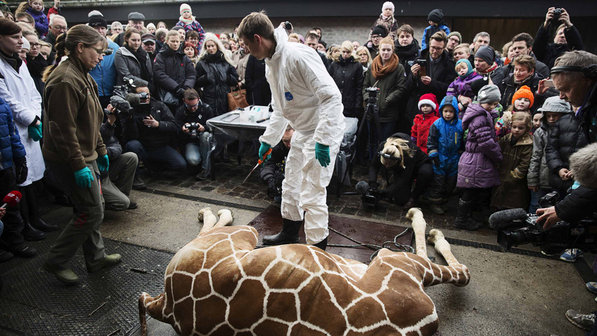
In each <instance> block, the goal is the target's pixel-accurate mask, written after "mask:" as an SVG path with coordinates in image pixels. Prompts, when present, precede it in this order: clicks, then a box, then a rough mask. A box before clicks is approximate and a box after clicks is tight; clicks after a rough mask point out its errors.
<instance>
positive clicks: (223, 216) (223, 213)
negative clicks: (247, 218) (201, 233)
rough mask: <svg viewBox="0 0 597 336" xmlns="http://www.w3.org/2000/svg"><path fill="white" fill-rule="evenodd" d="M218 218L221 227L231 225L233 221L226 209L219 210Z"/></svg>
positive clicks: (230, 212)
mask: <svg viewBox="0 0 597 336" xmlns="http://www.w3.org/2000/svg"><path fill="white" fill-rule="evenodd" d="M218 216H219V217H220V222H222V225H223V226H225V225H229V224H232V221H234V218H233V217H232V211H230V210H228V209H221V210H219V211H218Z"/></svg>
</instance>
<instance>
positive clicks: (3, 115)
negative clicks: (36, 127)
mask: <svg viewBox="0 0 597 336" xmlns="http://www.w3.org/2000/svg"><path fill="white" fill-rule="evenodd" d="M22 157H25V147H23V144H22V143H21V138H20V137H19V130H18V129H17V128H16V127H15V124H14V120H13V119H12V110H11V109H10V106H9V105H8V103H7V102H6V101H5V100H4V99H2V98H0V170H4V169H7V168H10V167H12V166H13V163H12V161H13V159H14V158H22Z"/></svg>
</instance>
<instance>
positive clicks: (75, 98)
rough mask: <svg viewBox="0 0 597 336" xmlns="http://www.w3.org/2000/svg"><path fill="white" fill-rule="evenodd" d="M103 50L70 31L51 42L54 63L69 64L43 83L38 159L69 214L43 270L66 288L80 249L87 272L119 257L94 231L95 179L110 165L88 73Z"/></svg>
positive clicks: (100, 40) (102, 43)
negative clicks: (41, 158)
mask: <svg viewBox="0 0 597 336" xmlns="http://www.w3.org/2000/svg"><path fill="white" fill-rule="evenodd" d="M106 46H107V42H106V39H105V38H104V37H103V36H102V35H100V34H99V33H98V32H97V31H96V30H95V29H93V28H91V27H89V26H86V25H76V26H74V27H72V28H71V29H69V30H68V32H67V33H66V34H62V35H60V36H59V37H58V39H57V41H56V51H57V55H56V57H57V59H62V57H63V56H64V55H65V54H66V53H68V59H66V60H65V61H62V62H61V63H59V64H55V65H54V66H52V67H51V68H50V69H49V70H48V73H49V75H48V77H47V80H46V89H45V94H44V97H45V100H44V108H45V120H44V121H45V122H44V135H46V139H47V140H46V141H45V142H44V143H43V154H44V158H45V160H46V162H47V164H48V167H49V171H50V172H51V174H52V175H53V176H54V178H55V180H56V181H59V182H60V186H61V187H62V188H64V189H65V192H66V193H67V194H68V196H69V197H70V199H71V200H72V202H73V205H74V208H73V209H74V210H73V216H72V218H71V220H70V223H68V224H67V225H66V226H65V227H64V229H63V231H62V233H61V234H60V236H59V237H58V238H57V239H56V242H55V244H54V246H53V247H52V249H51V250H50V252H49V253H48V259H47V261H46V262H45V264H44V269H45V270H47V271H48V272H50V273H52V274H54V275H55V276H56V278H57V279H58V280H59V281H61V282H63V283H65V284H67V285H74V284H76V283H78V282H79V277H78V276H77V274H75V272H73V271H72V269H71V268H70V267H69V265H68V264H69V262H70V260H71V259H72V258H73V257H74V256H75V254H76V252H77V250H78V249H79V248H80V247H82V248H83V255H84V257H85V264H86V266H87V270H88V271H89V272H97V271H99V270H101V269H103V268H106V267H110V266H114V265H116V264H118V263H119V262H120V259H121V256H120V254H111V255H107V254H106V252H105V248H104V242H103V239H102V235H101V233H100V231H99V227H100V225H101V223H102V221H103V219H104V207H103V203H104V198H103V196H102V193H101V187H100V183H99V174H100V171H102V172H105V171H107V170H108V167H109V159H108V153H107V151H106V146H105V145H104V142H103V141H102V137H101V134H100V131H99V128H100V125H101V123H102V120H103V117H104V112H103V111H102V108H101V104H100V102H99V98H98V96H97V84H96V83H95V81H94V80H93V78H92V77H91V76H90V75H89V71H90V70H91V69H93V68H94V67H95V66H97V64H98V63H99V62H100V61H101V60H102V57H103V51H104V50H105V48H106Z"/></svg>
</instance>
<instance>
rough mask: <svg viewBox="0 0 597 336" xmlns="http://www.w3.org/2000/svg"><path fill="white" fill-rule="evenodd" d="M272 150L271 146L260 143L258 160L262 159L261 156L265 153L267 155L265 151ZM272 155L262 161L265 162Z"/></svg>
mask: <svg viewBox="0 0 597 336" xmlns="http://www.w3.org/2000/svg"><path fill="white" fill-rule="evenodd" d="M270 148H272V146H270V145H269V144H266V143H265V142H260V145H259V154H258V155H259V160H261V159H263V156H264V155H265V153H267V151H268V150H269V149H270ZM271 156H272V155H271V154H270V155H268V156H267V157H266V158H265V159H264V160H263V161H264V162H265V161H267V160H268V159H269V158H270V157H271Z"/></svg>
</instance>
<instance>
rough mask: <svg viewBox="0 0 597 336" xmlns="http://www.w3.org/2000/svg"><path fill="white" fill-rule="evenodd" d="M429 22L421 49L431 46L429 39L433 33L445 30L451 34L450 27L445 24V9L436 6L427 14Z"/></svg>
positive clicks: (424, 32)
mask: <svg viewBox="0 0 597 336" xmlns="http://www.w3.org/2000/svg"><path fill="white" fill-rule="evenodd" d="M427 22H428V23H429V26H428V27H427V28H425V30H424V31H423V38H422V39H421V50H425V49H427V48H428V47H429V39H430V38H431V36H433V34H435V33H437V32H438V31H440V30H443V31H444V32H445V33H446V35H448V34H450V28H448V26H446V25H445V24H444V11H443V10H441V9H439V8H436V9H434V10H432V11H431V12H429V14H428V15H427Z"/></svg>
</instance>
